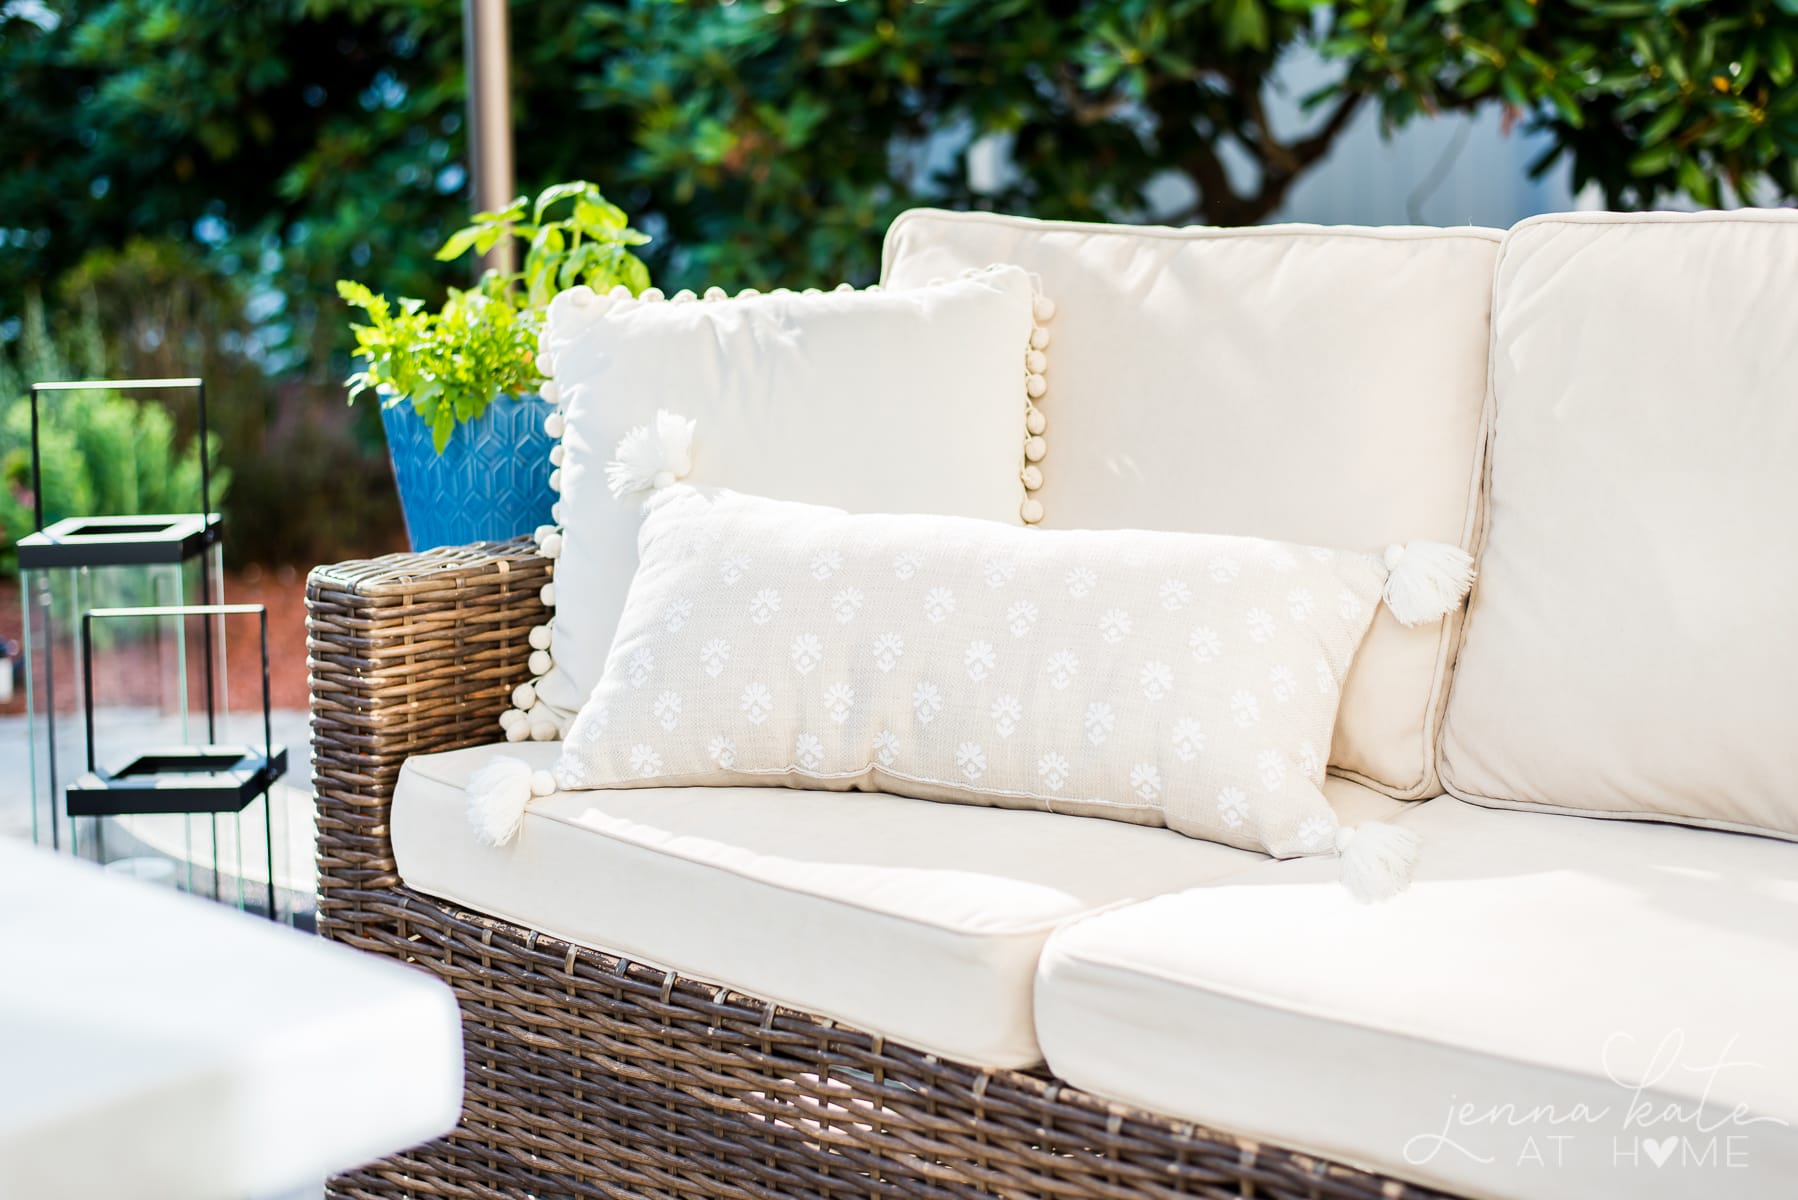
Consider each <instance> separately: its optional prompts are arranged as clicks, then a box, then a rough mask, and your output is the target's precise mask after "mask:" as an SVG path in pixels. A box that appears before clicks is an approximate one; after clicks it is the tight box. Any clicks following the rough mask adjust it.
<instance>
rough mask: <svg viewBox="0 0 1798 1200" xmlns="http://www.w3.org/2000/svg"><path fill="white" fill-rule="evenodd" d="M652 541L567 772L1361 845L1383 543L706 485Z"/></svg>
mask: <svg viewBox="0 0 1798 1200" xmlns="http://www.w3.org/2000/svg"><path fill="white" fill-rule="evenodd" d="M640 548H641V562H640V565H639V567H638V571H637V574H636V578H635V579H634V581H633V582H632V584H631V589H630V594H629V596H628V598H627V600H626V603H625V612H624V616H623V618H622V620H621V622H620V625H619V632H618V638H617V641H616V642H615V643H614V645H613V648H612V652H611V655H610V658H609V660H608V662H607V663H606V666H605V670H604V674H603V676H602V678H601V679H600V682H599V685H598V687H597V688H596V689H595V690H594V692H593V694H592V697H591V699H590V700H589V701H588V702H587V704H586V706H585V707H584V708H583V709H582V710H581V712H580V715H579V716H578V717H577V718H576V719H575V721H574V723H573V726H572V727H571V729H570V730H569V734H568V738H567V741H566V743H565V747H564V751H563V754H562V757H561V759H560V761H559V762H558V763H557V765H556V768H555V771H554V782H555V784H556V785H558V786H560V787H561V788H564V789H578V788H614V787H661V786H669V787H686V786H695V785H701V786H704V785H769V784H778V785H786V786H790V787H801V788H816V789H850V788H860V789H868V790H879V791H886V792H892V793H896V794H899V795H905V796H915V797H920V798H924V799H931V800H945V801H955V802H961V803H969V804H987V805H996V806H1001V807H1011V808H1026V809H1039V810H1048V811H1051V812H1056V813H1071V814H1081V815H1086V816H1095V817H1106V818H1110V819H1113V820H1122V821H1130V822H1134V823H1137V824H1144V825H1165V826H1167V827H1169V828H1171V829H1175V830H1178V831H1179V832H1181V833H1185V834H1189V835H1191V836H1195V837H1202V838H1208V839H1211V840H1213V841H1218V842H1222V843H1225V844H1228V845H1232V846H1238V847H1242V848H1245V849H1251V850H1263V851H1266V852H1268V853H1270V854H1274V855H1278V856H1290V855H1301V854H1315V853H1327V852H1332V851H1335V850H1337V849H1338V848H1339V847H1338V838H1337V834H1338V829H1337V822H1336V818H1335V815H1334V813H1333V811H1332V809H1331V808H1330V805H1329V804H1328V803H1327V802H1326V801H1325V799H1324V796H1323V793H1322V791H1321V790H1320V785H1321V783H1322V779H1323V772H1324V766H1325V764H1326V763H1327V762H1328V760H1329V753H1330V732H1331V729H1332V727H1333V724H1334V721H1335V718H1336V706H1337V701H1338V697H1339V694H1340V689H1341V685H1342V680H1343V676H1344V675H1345V673H1346V672H1347V670H1348V667H1349V663H1350V661H1351V659H1352V658H1353V656H1354V653H1355V649H1356V647H1357V646H1358V645H1359V644H1360V641H1361V638H1362V636H1363V635H1364V634H1365V633H1366V631H1367V627H1368V624H1369V622H1370V620H1371V619H1372V616H1373V613H1374V608H1375V606H1376V605H1377V604H1378V603H1379V602H1380V599H1381V595H1382V589H1388V595H1392V594H1393V593H1392V592H1391V590H1390V588H1389V582H1390V581H1389V575H1392V574H1394V573H1393V572H1391V571H1389V569H1388V566H1387V564H1386V562H1385V561H1383V560H1382V559H1381V558H1379V557H1376V556H1371V555H1366V554H1359V553H1350V552H1343V551H1335V550H1329V549H1321V548H1314V547H1305V546H1292V545H1285V544H1282V543H1278V542H1270V541H1263V540H1259V539H1254V538H1240V537H1222V536H1211V535H1203V534H1183V533H1157V532H1144V531H1135V530H1123V531H1117V530H1106V531H1053V532H1051V531H1043V530H1029V529H1023V528H1018V527H1013V526H1006V525H1002V524H999V523H996V522H988V521H980V520H972V519H966V518H949V517H930V516H879V515H872V516H870V515H850V514H847V513H844V512H841V511H839V510H836V509H829V508H821V507H815V506H810V505H803V504H796V503H788V502H782V501H773V500H767V499H761V498H756V497H749V496H743V495H739V494H735V493H729V492H706V491H701V490H698V489H695V488H693V487H690V486H686V485H679V484H677V485H674V486H671V487H667V488H664V489H663V490H662V491H660V492H659V493H658V494H657V495H656V496H655V498H654V499H653V500H652V501H651V502H650V511H649V514H648V516H647V517H646V518H645V521H644V525H643V533H642V539H641V547H640ZM1456 553H1458V552H1456ZM1418 561H1419V563H1424V562H1425V561H1426V556H1425V555H1423V554H1419V556H1418ZM1397 582H1399V583H1401V584H1402V583H1405V582H1406V580H1405V579H1404V578H1403V576H1402V573H1401V575H1400V577H1399V578H1398V580H1397ZM1459 590H1460V591H1461V592H1464V591H1465V588H1464V587H1461V588H1460V589H1459ZM1455 599H1458V595H1454V596H1450V597H1449V601H1450V603H1452V602H1453V601H1454V600H1455ZM1398 607H1399V606H1397V605H1395V611H1396V610H1397V608H1398ZM1428 607H1430V604H1429V603H1427V602H1421V601H1413V602H1412V603H1411V605H1410V610H1417V609H1420V608H1428ZM1435 607H1436V612H1435V614H1433V615H1438V616H1439V615H1440V612H1441V608H1442V604H1440V603H1437V604H1435ZM1410 610H1408V611H1407V612H1406V613H1403V614H1401V615H1410Z"/></svg>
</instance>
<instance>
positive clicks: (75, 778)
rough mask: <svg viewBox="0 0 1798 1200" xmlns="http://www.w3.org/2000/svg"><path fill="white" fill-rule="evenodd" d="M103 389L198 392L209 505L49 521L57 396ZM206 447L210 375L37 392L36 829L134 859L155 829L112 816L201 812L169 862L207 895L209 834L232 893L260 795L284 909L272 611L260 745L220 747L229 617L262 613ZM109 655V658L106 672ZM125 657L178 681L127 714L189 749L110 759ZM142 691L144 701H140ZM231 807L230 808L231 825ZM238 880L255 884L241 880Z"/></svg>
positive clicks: (71, 846)
mask: <svg viewBox="0 0 1798 1200" xmlns="http://www.w3.org/2000/svg"><path fill="white" fill-rule="evenodd" d="M100 390H106V391H121V390H122V391H158V390H159V391H188V392H191V393H192V394H193V396H194V399H195V405H196V412H197V420H196V426H197V433H196V437H195V445H196V447H197V448H198V455H199V460H200V461H199V482H200V488H199V491H200V494H199V496H198V497H196V498H197V499H198V500H199V502H200V507H199V511H198V512H194V513H174V514H161V515H150V516H143V515H131V514H96V515H84V516H66V517H62V518H61V519H58V520H55V521H48V520H47V519H46V512H47V509H48V508H49V505H50V498H47V497H46V495H45V484H46V478H45V473H44V469H43V462H42V449H41V446H42V430H41V427H40V422H41V420H42V414H41V412H40V410H41V409H42V407H43V406H44V405H45V404H46V403H49V402H53V401H54V400H55V398H56V397H58V396H59V395H66V394H68V393H72V392H80V391H100ZM206 448H207V418H206V389H205V384H204V383H203V382H202V381H201V380H199V379H195V378H184V379H137V380H121V381H105V380H82V381H75V382H68V383H39V384H35V385H33V387H32V389H31V472H32V490H33V500H32V508H33V518H34V521H33V523H34V529H33V532H32V533H30V534H29V535H27V536H26V537H24V538H21V539H20V540H19V543H18V560H19V576H20V583H21V588H22V597H23V604H24V610H25V611H24V628H25V637H24V659H25V673H24V674H25V690H26V712H27V718H28V719H27V726H28V731H29V732H28V737H29V741H30V789H31V804H32V812H31V826H32V836H33V838H34V840H37V841H39V842H41V843H46V844H48V845H50V846H52V847H54V848H57V849H62V850H67V851H69V852H71V853H74V854H77V855H80V856H82V857H85V858H91V859H94V860H96V861H100V862H109V861H112V860H113V859H114V858H117V857H121V856H129V855H132V854H134V853H136V852H137V850H138V848H139V847H140V844H141V843H142V839H141V838H138V837H136V832H141V831H133V830H131V829H124V828H115V827H113V826H112V825H109V822H112V821H113V820H114V819H116V818H132V817H142V818H146V819H153V818H152V817H151V814H199V818H198V819H199V820H200V822H201V823H200V825H199V826H198V827H196V825H195V824H194V819H192V818H190V819H188V821H187V824H186V826H185V827H184V829H183V831H182V833H181V835H180V836H181V840H182V842H183V845H182V847H181V849H180V851H179V852H176V853H172V854H171V855H170V857H172V858H174V859H176V860H178V861H180V862H183V863H185V864H186V865H187V867H188V885H189V886H190V887H191V888H194V889H196V890H197V889H198V887H199V884H198V883H197V882H196V878H195V875H194V868H193V866H192V864H193V861H194V860H195V859H196V858H197V857H204V846H202V845H200V843H203V842H206V841H210V842H211V859H212V864H213V870H212V880H211V890H212V892H213V894H214V895H219V894H220V875H221V871H220V858H219V849H220V845H221V838H229V837H230V836H232V835H233V834H235V838H236V841H237V843H238V846H239V851H240V853H239V860H240V869H239V873H240V874H241V858H242V855H241V849H242V840H243V831H242V829H241V828H238V827H237V826H236V825H235V824H234V822H235V821H236V815H237V814H240V813H241V812H242V811H243V809H244V808H245V807H246V806H247V805H248V804H250V803H251V802H252V801H253V800H254V799H255V798H256V797H257V796H261V797H263V799H264V801H265V806H264V809H265V811H264V815H265V817H267V820H266V821H265V822H264V826H265V833H266V836H267V838H268V841H269V845H268V847H267V853H266V858H267V859H268V861H269V866H270V879H269V913H270V915H271V916H272V915H274V912H275V905H274V896H273V890H274V883H273V871H272V866H273V856H274V850H273V844H272V843H273V837H274V822H273V818H272V815H271V814H269V813H268V807H269V806H268V804H267V803H266V801H267V800H268V796H269V788H270V786H271V785H272V784H273V783H274V781H275V780H276V779H277V778H279V777H280V776H281V775H282V774H284V773H285V771H286V754H285V751H283V750H281V749H280V748H279V747H276V746H274V745H273V742H272V738H270V737H269V736H267V734H268V726H269V714H268V693H267V680H268V657H267V655H268V649H267V630H266V623H267V616H266V614H264V615H263V617H262V620H263V625H264V630H263V662H262V671H263V682H264V693H263V732H264V737H263V738H262V745H261V746H259V747H255V748H251V747H226V746H224V745H222V744H221V743H222V725H223V723H224V721H225V718H226V717H227V713H226V711H225V705H224V703H223V697H222V695H221V693H222V692H224V691H225V688H224V678H225V665H226V662H225V653H226V645H225V639H224V618H225V617H226V616H228V615H231V614H239V613H245V614H247V613H252V612H258V611H260V610H259V609H257V608H254V607H247V606H241V605H238V606H227V605H225V604H224V603H223V601H224V586H223V559H222V554H221V545H222V523H221V521H220V518H219V516H218V514H217V513H215V512H213V511H212V474H211V464H210V462H209V460H208V457H207V453H206ZM58 499H60V498H58ZM128 616H134V617H139V618H143V619H144V620H145V621H151V620H152V619H158V620H155V621H154V624H153V627H152V628H150V630H149V633H148V636H146V635H145V630H144V627H143V622H139V623H138V625H137V626H136V627H126V626H125V623H123V622H122V621H118V620H111V619H109V618H124V617H128ZM159 618H167V619H159ZM196 621H197V624H196ZM96 657H100V658H102V659H103V660H104V661H103V663H102V665H101V667H100V670H99V671H98V673H96V663H95V659H96ZM122 664H123V665H122ZM126 666H134V667H135V668H137V669H136V671H135V672H134V673H135V674H136V675H148V676H153V677H155V678H157V679H159V680H162V681H164V682H166V681H167V680H169V679H172V680H173V683H174V686H173V688H172V690H170V691H167V692H164V693H163V694H160V695H158V696H157V698H156V700H155V702H154V703H153V704H151V705H150V706H149V707H148V708H147V709H146V708H142V707H140V708H139V709H135V710H130V711H129V712H127V713H125V714H124V715H126V716H129V717H131V718H133V720H131V721H127V722H126V723H127V724H133V723H134V724H136V725H139V726H142V725H148V726H151V727H152V730H153V732H152V733H151V734H150V738H149V740H151V741H153V742H159V743H160V742H167V743H170V744H172V745H174V746H175V747H177V749H175V750H172V751H168V752H161V751H154V752H150V753H146V754H140V755H138V756H137V757H136V758H134V759H132V760H130V761H128V762H126V763H122V764H104V765H103V764H101V763H100V761H99V759H98V756H97V753H96V748H95V739H96V736H97V735H98V734H99V733H100V730H99V724H100V720H99V719H98V718H97V716H96V713H97V710H102V709H104V710H105V719H106V722H107V723H108V724H109V726H110V725H111V724H114V723H116V719H117V718H118V717H119V716H120V715H121V714H120V713H119V712H118V711H115V710H116V709H118V707H119V702H120V701H121V699H132V698H133V688H132V687H131V686H128V685H129V684H130V683H131V682H133V680H128V679H124V678H121V677H120V675H121V673H127V674H130V673H133V672H127V671H125V667H126ZM136 699H137V701H138V702H139V703H140V705H141V697H138V698H136ZM107 736H108V738H109V740H110V741H114V742H116V741H119V740H121V739H119V738H118V736H117V735H116V733H109V734H108V735H107ZM137 740H144V739H142V738H139V739H137ZM78 741H79V742H81V743H82V744H77V743H78ZM234 751H235V752H234ZM227 759H229V761H227ZM221 814H224V815H226V818H227V821H226V824H227V827H226V828H225V829H223V830H221V828H220V816H221ZM207 818H210V820H207ZM109 833H110V834H111V836H112V838H113V845H112V846H111V847H110V848H109V847H108V845H107V838H108V836H109ZM165 840H166V839H165ZM239 890H240V894H241V881H240V889H239Z"/></svg>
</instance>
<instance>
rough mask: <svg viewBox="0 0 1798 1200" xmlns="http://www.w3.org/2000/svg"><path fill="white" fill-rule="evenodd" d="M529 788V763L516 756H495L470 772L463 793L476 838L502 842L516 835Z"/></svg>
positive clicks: (486, 843) (486, 842)
mask: <svg viewBox="0 0 1798 1200" xmlns="http://www.w3.org/2000/svg"><path fill="white" fill-rule="evenodd" d="M552 788H553V785H552ZM532 791H533V789H532V787H531V768H530V764H528V763H525V762H521V761H519V760H518V759H516V758H506V757H503V756H502V757H500V758H496V759H494V760H493V761H492V762H490V763H488V764H487V765H486V766H484V767H482V768H481V769H480V770H478V771H476V772H475V773H474V774H473V775H471V776H469V779H468V787H467V789H466V790H465V794H466V795H467V798H468V823H469V824H470V825H471V826H473V827H474V836H475V840H476V841H478V842H480V843H481V844H482V845H483V846H504V845H505V844H506V843H508V842H510V841H511V840H512V839H513V838H515V837H517V836H518V827H519V826H520V825H522V824H524V806H525V805H527V804H529V803H530V802H531V793H532Z"/></svg>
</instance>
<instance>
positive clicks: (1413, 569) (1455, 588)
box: [1384, 542, 1473, 626]
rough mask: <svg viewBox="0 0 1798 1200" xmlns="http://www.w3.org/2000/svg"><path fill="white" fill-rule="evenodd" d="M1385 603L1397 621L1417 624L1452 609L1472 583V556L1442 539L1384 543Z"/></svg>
mask: <svg viewBox="0 0 1798 1200" xmlns="http://www.w3.org/2000/svg"><path fill="white" fill-rule="evenodd" d="M1385 560H1386V571H1387V575H1386V588H1385V592H1384V595H1385V599H1386V607H1387V608H1389V609H1391V610H1392V615H1393V616H1395V617H1397V618H1398V623H1399V624H1400V625H1405V626H1411V625H1421V624H1423V623H1424V622H1425V621H1436V620H1440V619H1441V618H1443V617H1445V616H1447V615H1448V614H1449V613H1451V612H1453V611H1455V608H1456V607H1457V606H1458V605H1459V604H1460V603H1461V601H1462V600H1464V599H1466V597H1467V592H1468V590H1469V589H1470V588H1472V587H1473V556H1472V555H1470V554H1468V553H1467V551H1465V550H1463V549H1461V547H1459V546H1450V545H1447V544H1445V543H1442V542H1412V543H1411V544H1410V545H1409V546H1388V547H1386V555H1385Z"/></svg>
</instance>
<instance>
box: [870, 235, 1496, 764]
mask: <svg viewBox="0 0 1798 1200" xmlns="http://www.w3.org/2000/svg"><path fill="white" fill-rule="evenodd" d="M1499 236H1500V235H1499V233H1498V231H1496V230H1490V229H1474V228H1466V229H1366V228H1351V227H1342V228H1324V227H1320V226H1311V225H1275V226H1266V227H1261V228H1255V229H1197V228H1195V229H1165V228H1149V227H1142V226H1123V225H1091V224H1080V223H1074V222H1052V221H1032V220H1026V219H1023V218H1017V217H1003V216H995V215H992V214H985V213H945V212H937V211H932V210H916V211H913V212H909V213H905V214H904V215H902V216H901V217H900V218H899V219H898V220H897V221H895V222H894V223H893V226H892V228H891V229H890V230H889V231H888V233H887V239H886V253H885V270H884V279H885V280H886V282H887V283H888V284H889V285H892V286H898V287H915V286H918V285H920V284H924V283H927V282H928V281H930V280H931V279H934V278H937V277H939V276H954V275H956V274H958V273H959V272H961V271H962V270H964V269H966V268H968V267H977V266H982V265H984V264H986V263H989V262H1007V263H1016V264H1018V265H1019V266H1022V267H1024V268H1026V269H1027V270H1029V271H1032V272H1034V273H1035V274H1036V275H1037V276H1038V277H1039V278H1040V280H1041V285H1042V288H1043V291H1044V294H1045V295H1048V296H1051V297H1053V298H1054V300H1055V304H1056V308H1057V310H1058V312H1057V314H1056V317H1055V320H1054V324H1053V326H1052V329H1053V333H1054V344H1053V346H1052V347H1051V348H1050V353H1049V359H1050V361H1049V367H1048V374H1047V380H1048V392H1047V394H1046V395H1045V396H1044V397H1043V399H1042V400H1041V401H1040V404H1041V405H1042V409H1043V412H1044V414H1045V416H1046V417H1047V419H1048V422H1049V428H1050V432H1051V434H1052V436H1051V438H1050V442H1049V451H1048V458H1047V459H1046V460H1045V461H1044V463H1043V466H1044V468H1045V471H1044V474H1045V476H1046V481H1045V482H1044V484H1043V489H1042V491H1041V493H1040V496H1041V499H1042V502H1043V507H1044V511H1045V513H1046V516H1045V517H1044V522H1043V523H1044V525H1045V526H1048V527H1051V528H1059V529H1119V528H1137V529H1173V530H1184V531H1194V532H1204V533H1230V534H1241V535H1247V536H1252V537H1263V538H1270V539H1273V540H1275V541H1284V542H1296V543H1299V544H1301V545H1310V546H1341V547H1345V548H1357V549H1375V548H1377V547H1380V546H1385V545H1387V544H1389V543H1392V542H1412V541H1435V542H1451V543H1455V544H1457V545H1462V546H1466V545H1469V544H1470V543H1471V540H1472V536H1473V532H1474V528H1475V518H1476V516H1477V508H1478V498H1479V456H1480V452H1481V445H1482V441H1483V435H1482V433H1481V428H1480V422H1481V411H1482V402H1483V399H1484V396H1485V387H1486V344H1487V314H1488V312H1489V311H1490V296H1491V291H1492V263H1493V258H1494V255H1495V253H1496V249H1497V242H1498V238H1499ZM1458 633H1459V618H1458V616H1451V617H1450V618H1449V619H1448V620H1447V621H1444V622H1441V623H1432V624H1429V625H1424V626H1419V627H1417V628H1414V629H1405V628H1403V627H1402V626H1400V625H1399V624H1398V623H1397V622H1396V621H1394V620H1393V619H1392V617H1391V615H1390V614H1388V613H1381V614H1380V615H1379V617H1378V618H1377V619H1376V621H1375V623H1374V627H1373V630H1372V632H1371V633H1370V634H1369V636H1368V639H1367V642H1366V644H1365V646H1364V647H1363V649H1362V650H1361V653H1360V654H1359V656H1357V658H1356V660H1355V665H1354V669H1353V670H1352V671H1351V672H1350V674H1349V677H1348V681H1347V683H1346V685H1345V687H1344V690H1343V697H1342V707H1341V711H1340V713H1339V716H1338V720H1337V724H1336V734H1335V740H1334V744H1333V749H1332V754H1331V766H1332V769H1333V770H1335V771H1336V772H1338V773H1340V774H1346V775H1348V776H1350V777H1353V778H1358V779H1361V780H1363V781H1364V782H1367V783H1370V784H1372V785H1373V786H1375V787H1378V788H1380V789H1381V790H1383V791H1386V792H1388V793H1389V794H1392V795H1395V796H1401V797H1406V798H1412V799H1415V798H1419V797H1424V796H1433V795H1436V794H1437V793H1438V792H1440V791H1441V788H1440V787H1439V786H1438V785H1437V781H1436V771H1435V765H1434V746H1435V739H1436V730H1437V726H1438V724H1439V719H1440V714H1441V704H1442V698H1443V695H1444V689H1445V682H1446V679H1447V675H1448V669H1449V664H1450V662H1451V660H1452V656H1453V652H1454V647H1455V641H1456V638H1457V636H1458Z"/></svg>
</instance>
